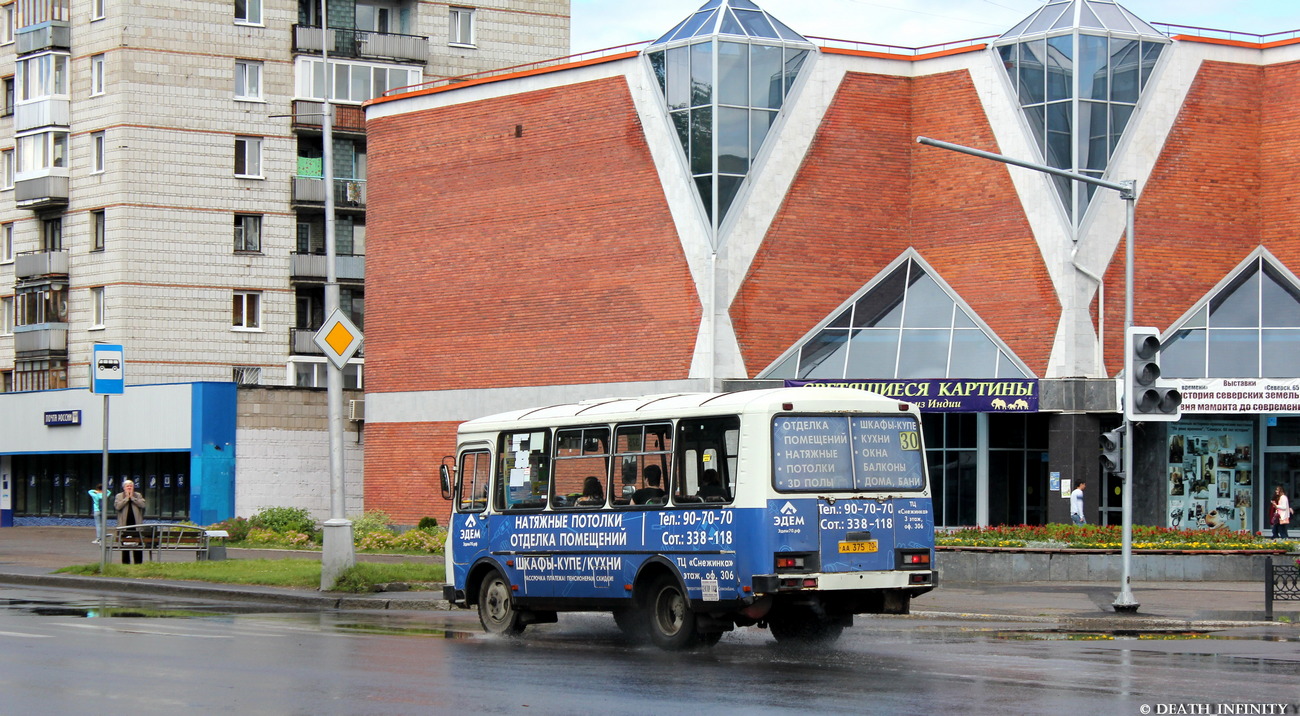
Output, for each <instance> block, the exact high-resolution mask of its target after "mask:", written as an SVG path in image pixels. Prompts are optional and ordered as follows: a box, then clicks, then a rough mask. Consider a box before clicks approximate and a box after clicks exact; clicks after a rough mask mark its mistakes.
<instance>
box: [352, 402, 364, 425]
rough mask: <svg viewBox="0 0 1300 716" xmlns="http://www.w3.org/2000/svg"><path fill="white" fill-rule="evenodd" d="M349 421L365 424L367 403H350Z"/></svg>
mask: <svg viewBox="0 0 1300 716" xmlns="http://www.w3.org/2000/svg"><path fill="white" fill-rule="evenodd" d="M348 420H355V421H356V422H358V423H364V422H365V421H366V401H364V400H349V401H348Z"/></svg>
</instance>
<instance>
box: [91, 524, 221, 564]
mask: <svg viewBox="0 0 1300 716" xmlns="http://www.w3.org/2000/svg"><path fill="white" fill-rule="evenodd" d="M214 536H217V537H224V536H225V535H224V534H221V533H215V534H214V533H211V532H209V531H208V530H205V529H203V528H202V527H195V526H194V525H178V524H158V523H150V524H143V525H128V526H126V527H118V528H117V530H115V531H114V532H113V533H112V534H110V535H109V536H108V537H109V538H108V540H107V545H108V550H109V551H110V552H148V553H149V561H150V562H160V561H162V553H163V552H193V553H194V555H195V559H197V560H206V559H208V557H209V550H210V548H211V538H212V537H214ZM222 551H224V546H223V549H222Z"/></svg>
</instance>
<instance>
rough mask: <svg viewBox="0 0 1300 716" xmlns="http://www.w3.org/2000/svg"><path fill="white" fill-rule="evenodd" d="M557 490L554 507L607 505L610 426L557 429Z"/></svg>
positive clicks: (588, 507) (555, 460)
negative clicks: (606, 487) (606, 484)
mask: <svg viewBox="0 0 1300 716" xmlns="http://www.w3.org/2000/svg"><path fill="white" fill-rule="evenodd" d="M551 464H552V465H554V466H555V480H554V481H553V482H554V484H555V493H554V494H553V495H551V507H554V508H557V509H566V508H573V507H581V508H587V509H590V508H592V507H604V505H605V492H606V491H605V482H606V480H607V478H608V476H609V428H572V429H567V430H560V431H557V432H556V433H555V459H554V460H553V461H552V463H551Z"/></svg>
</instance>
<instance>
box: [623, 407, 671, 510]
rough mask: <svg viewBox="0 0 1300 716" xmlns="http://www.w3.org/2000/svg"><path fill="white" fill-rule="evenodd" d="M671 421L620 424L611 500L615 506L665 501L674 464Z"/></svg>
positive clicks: (655, 503)
mask: <svg viewBox="0 0 1300 716" xmlns="http://www.w3.org/2000/svg"><path fill="white" fill-rule="evenodd" d="M672 445H673V426H672V423H645V424H642V423H637V424H625V425H619V426H618V429H617V431H616V433H615V437H614V458H615V464H616V465H617V467H616V469H615V472H616V473H617V474H618V476H619V477H618V480H617V481H616V482H615V483H614V484H612V485H611V486H610V490H609V491H610V498H611V499H610V502H611V504H613V505H615V506H616V507H633V506H637V505H662V504H664V503H665V502H666V501H667V500H666V499H665V498H666V496H667V490H668V485H669V478H670V472H671V471H670V469H669V468H671V467H672Z"/></svg>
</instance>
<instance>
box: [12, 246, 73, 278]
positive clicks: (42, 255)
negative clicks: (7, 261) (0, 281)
mask: <svg viewBox="0 0 1300 716" xmlns="http://www.w3.org/2000/svg"><path fill="white" fill-rule="evenodd" d="M67 275H68V252H67V251H24V252H22V253H20V254H18V255H17V256H15V257H14V278H15V279H18V280H19V281H21V280H23V279H29V278H39V277H42V276H67Z"/></svg>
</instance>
